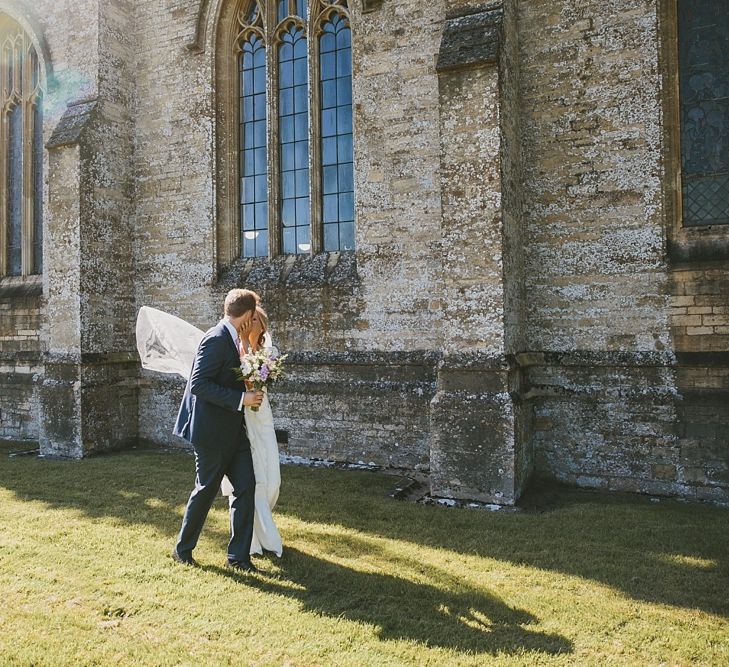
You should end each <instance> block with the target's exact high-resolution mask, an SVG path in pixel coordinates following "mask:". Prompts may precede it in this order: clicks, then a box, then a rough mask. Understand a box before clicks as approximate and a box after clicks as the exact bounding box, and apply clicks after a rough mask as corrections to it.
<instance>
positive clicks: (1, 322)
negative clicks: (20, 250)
mask: <svg viewBox="0 0 729 667" xmlns="http://www.w3.org/2000/svg"><path fill="white" fill-rule="evenodd" d="M19 282H20V281H18V283H19ZM41 287H42V286H41V284H40V283H38V284H36V285H28V284H25V285H22V284H17V285H15V286H13V287H11V286H9V285H3V286H2V287H1V288H0V438H7V439H11V440H37V439H38V397H37V392H36V390H35V382H34V378H35V376H36V375H37V374H38V373H42V370H43V367H42V362H41V357H40V351H41V341H40V328H41V319H42V317H43V301H42V295H41V293H40V291H41Z"/></svg>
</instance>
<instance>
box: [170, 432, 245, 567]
mask: <svg viewBox="0 0 729 667" xmlns="http://www.w3.org/2000/svg"><path fill="white" fill-rule="evenodd" d="M224 475H227V476H228V479H229V480H230V482H231V484H232V486H233V499H232V501H231V503H230V542H229V543H228V560H230V561H234V560H235V561H248V560H249V559H250V549H251V540H252V539H253V514H254V497H255V490H256V479H255V475H254V473H253V460H252V458H251V447H250V444H249V442H248V438H247V437H246V436H245V434H244V433H242V434H241V438H240V442H239V444H238V446H237V447H232V448H220V447H219V446H218V447H215V446H213V447H208V446H204V447H199V446H195V488H194V489H193V491H192V493H191V494H190V499H189V500H188V501H187V508H186V509H185V516H184V517H183V519H182V528H181V529H180V534H179V536H178V538H177V546H176V550H177V553H178V554H179V555H180V556H181V557H183V558H186V557H187V556H190V555H191V554H192V550H193V549H194V548H195V546H196V545H197V541H198V539H199V537H200V532H201V531H202V527H203V524H204V523H205V519H206V518H207V516H208V512H209V511H210V508H211V507H212V504H213V502H214V501H215V497H216V496H217V494H218V493H219V492H220V483H221V482H222V480H223V476H224Z"/></svg>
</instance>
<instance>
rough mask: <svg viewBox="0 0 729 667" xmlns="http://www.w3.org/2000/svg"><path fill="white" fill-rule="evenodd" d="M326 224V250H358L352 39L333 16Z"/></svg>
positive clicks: (327, 26)
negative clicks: (355, 226) (355, 206)
mask: <svg viewBox="0 0 729 667" xmlns="http://www.w3.org/2000/svg"><path fill="white" fill-rule="evenodd" d="M319 41H320V47H319V50H320V55H319V77H320V85H321V93H320V97H321V164H322V210H323V216H322V222H323V224H324V250H351V249H353V248H354V152H353V147H352V39H351V31H350V29H349V26H348V24H347V21H346V20H345V19H344V17H342V16H341V15H340V14H332V15H331V17H330V18H329V20H327V21H326V22H325V23H324V26H323V34H322V35H321V37H320V40H319Z"/></svg>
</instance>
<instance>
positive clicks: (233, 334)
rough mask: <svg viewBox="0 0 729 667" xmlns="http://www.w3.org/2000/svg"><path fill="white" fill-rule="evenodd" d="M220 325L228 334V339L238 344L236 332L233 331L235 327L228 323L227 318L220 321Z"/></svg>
mask: <svg viewBox="0 0 729 667" xmlns="http://www.w3.org/2000/svg"><path fill="white" fill-rule="evenodd" d="M220 323H221V324H222V325H223V326H224V327H225V328H226V329H227V330H228V333H229V334H230V337H231V338H232V339H233V342H234V343H237V342H238V332H237V331H236V330H235V327H234V326H233V325H232V324H231V323H230V320H229V319H228V318H227V317H224V318H223V319H222V320H220Z"/></svg>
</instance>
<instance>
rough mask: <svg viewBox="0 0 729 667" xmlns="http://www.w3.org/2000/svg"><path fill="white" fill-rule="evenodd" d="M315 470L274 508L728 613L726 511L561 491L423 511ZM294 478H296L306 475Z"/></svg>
mask: <svg viewBox="0 0 729 667" xmlns="http://www.w3.org/2000/svg"><path fill="white" fill-rule="evenodd" d="M317 472H318V474H319V475H320V478H319V484H318V485H316V486H315V485H311V486H306V487H302V488H301V489H299V488H298V487H297V490H300V491H303V493H297V494H296V495H294V494H286V493H283V494H282V501H281V504H280V506H279V507H278V508H277V511H279V512H281V513H285V514H288V515H289V516H292V517H296V518H297V519H300V520H303V521H307V522H316V523H323V524H337V525H342V526H345V527H347V528H351V529H355V530H359V531H362V532H366V533H370V534H375V535H380V536H382V537H386V538H391V539H397V540H404V541H408V542H411V543H415V544H420V545H422V546H427V547H432V548H446V549H450V550H452V551H455V552H459V553H464V554H473V555H478V556H481V557H486V558H493V559H496V560H501V561H508V562H511V563H514V564H518V565H526V566H530V567H537V568H540V569H544V570H552V571H556V572H561V573H564V574H568V575H575V576H579V577H583V578H585V579H590V580H593V581H597V582H600V583H603V584H607V585H609V586H611V587H613V588H615V589H617V590H620V591H623V592H624V593H625V594H627V595H628V596H630V597H632V598H634V599H638V600H643V601H646V602H655V603H664V604H669V605H673V606H677V607H684V608H696V609H701V610H703V611H706V612H709V613H714V614H717V615H720V616H725V617H729V597H728V596H727V595H726V591H727V590H729V510H727V509H725V508H718V507H711V506H706V505H701V504H698V503H681V502H678V501H672V500H661V501H660V502H658V503H656V502H652V501H650V499H648V498H645V497H641V496H637V495H630V494H605V493H599V492H590V491H584V490H580V489H571V488H568V487H559V486H554V487H547V490H546V495H547V496H548V497H549V499H550V504H549V506H547V507H542V508H541V510H540V511H524V512H517V513H512V512H501V513H500V512H498V511H497V512H488V511H478V510H454V509H449V508H440V507H428V508H424V507H419V506H417V505H413V504H407V503H398V502H397V501H389V500H387V499H379V498H375V499H374V500H373V499H372V482H370V483H368V482H367V479H366V475H367V474H368V473H357V474H358V475H360V477H359V478H357V477H355V476H354V475H353V477H352V479H351V480H350V481H349V482H348V483H347V485H346V487H345V486H344V485H342V486H341V487H339V484H340V482H339V481H338V480H336V479H335V477H334V475H333V474H332V473H333V471H330V470H320V471H317ZM291 473H293V475H291V474H289V477H292V476H293V477H296V478H298V477H299V476H301V475H302V474H304V473H302V472H301V471H300V470H292V471H291ZM363 475H364V476H365V477H363ZM287 481H288V480H286V479H285V480H284V484H286V482H287ZM340 488H341V494H340V493H339V492H338V491H339V489H340ZM322 489H325V491H322ZM382 490H383V491H384V490H385V487H383V488H382ZM367 491H368V492H369V496H370V500H369V501H368V500H367V496H366V493H367ZM537 492H538V493H545V490H544V489H538V490H537ZM328 494H336V495H337V499H338V502H337V503H336V506H333V505H332V504H329V503H326V502H322V499H323V498H324V497H325V496H326V495H328ZM363 507H368V511H362V508H363Z"/></svg>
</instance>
